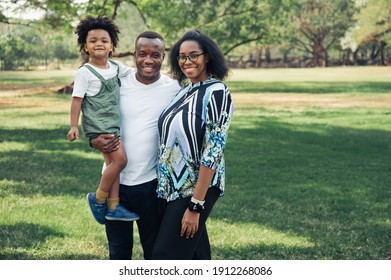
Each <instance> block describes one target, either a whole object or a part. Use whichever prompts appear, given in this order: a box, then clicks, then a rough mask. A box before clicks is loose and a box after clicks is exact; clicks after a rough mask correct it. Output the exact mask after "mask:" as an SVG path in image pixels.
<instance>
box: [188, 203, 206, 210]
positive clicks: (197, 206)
mask: <svg viewBox="0 0 391 280" xmlns="http://www.w3.org/2000/svg"><path fill="white" fill-rule="evenodd" d="M188 208H189V210H190V211H191V212H197V213H200V212H201V211H202V210H204V209H205V207H204V205H201V204H199V203H194V202H192V201H190V202H189V207H188Z"/></svg>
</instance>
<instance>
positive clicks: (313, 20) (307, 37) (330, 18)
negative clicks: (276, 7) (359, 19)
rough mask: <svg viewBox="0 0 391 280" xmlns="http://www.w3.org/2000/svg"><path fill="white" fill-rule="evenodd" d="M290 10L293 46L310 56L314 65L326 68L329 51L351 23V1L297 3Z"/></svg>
mask: <svg viewBox="0 0 391 280" xmlns="http://www.w3.org/2000/svg"><path fill="white" fill-rule="evenodd" d="M292 8H293V10H292V11H293V15H292V22H293V24H294V25H295V29H296V30H297V32H294V33H292V36H291V40H292V43H293V44H296V45H299V46H300V48H301V49H302V51H304V52H307V53H309V54H310V55H311V56H312V61H313V66H321V67H324V66H327V65H328V50H329V49H330V48H331V47H332V46H333V44H334V43H335V42H336V41H337V40H338V39H340V38H342V37H343V36H344V34H345V32H346V31H347V30H348V29H349V27H351V26H352V25H353V24H354V22H353V14H354V11H355V9H354V1H353V0H330V1H323V0H297V1H296V4H295V5H292Z"/></svg>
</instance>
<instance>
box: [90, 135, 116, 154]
mask: <svg viewBox="0 0 391 280" xmlns="http://www.w3.org/2000/svg"><path fill="white" fill-rule="evenodd" d="M120 142H121V139H120V138H119V137H118V136H115V135H114V134H101V135H99V136H98V137H96V138H94V139H92V140H91V141H90V146H91V147H93V148H95V149H98V150H100V151H101V152H103V153H107V154H108V153H111V152H114V151H116V150H118V148H119V143H120Z"/></svg>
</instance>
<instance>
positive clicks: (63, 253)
mask: <svg viewBox="0 0 391 280" xmlns="http://www.w3.org/2000/svg"><path fill="white" fill-rule="evenodd" d="M0 8H1V10H0V30H1V35H0V69H1V71H0V97H1V99H0V202H1V204H0V213H1V219H0V259H27V260H33V259H39V260H46V259H107V254H108V249H107V241H106V238H105V234H104V228H103V227H102V226H100V225H98V224H97V223H96V222H95V221H94V220H93V218H92V217H91V214H90V213H89V210H88V207H87V203H86V201H85V194H86V193H87V192H89V191H91V189H95V188H96V186H97V185H98V182H99V178H100V173H99V171H100V169H101V166H102V159H101V155H100V154H99V153H98V152H96V151H93V150H91V149H90V148H89V147H88V143H87V141H86V139H85V138H81V139H80V141H78V142H76V143H69V142H68V141H67V140H66V133H67V132H68V129H69V107H70V100H71V97H70V95H69V94H67V92H68V91H69V89H70V88H71V84H72V81H73V77H74V74H75V72H76V69H77V68H78V67H79V66H80V65H81V63H82V62H81V58H80V54H79V53H78V48H77V45H76V37H75V34H74V28H75V25H76V24H77V22H78V20H80V18H83V17H84V16H85V15H99V14H104V15H107V16H109V17H111V18H113V19H115V21H116V23H117V24H118V25H119V26H120V29H121V34H120V46H119V48H118V49H117V51H116V53H115V59H118V60H120V61H122V62H124V63H126V64H128V65H130V66H133V65H134V64H133V57H132V53H133V51H134V40H135V38H136V36H137V34H139V33H140V32H142V31H145V30H155V31H158V32H160V33H161V34H162V35H163V36H164V37H165V38H166V46H167V52H169V48H170V46H171V45H172V44H173V42H175V41H176V40H177V39H178V38H179V37H180V36H181V35H182V34H183V33H184V32H185V31H186V30H188V29H191V28H197V29H199V30H202V31H203V32H205V33H207V34H209V35H210V36H212V37H213V38H214V39H215V40H216V41H217V42H218V44H219V45H220V46H221V48H222V50H223V52H224V54H225V55H226V57H227V60H228V61H229V64H230V66H231V69H232V71H231V74H230V77H229V79H228V80H227V84H228V86H229V87H230V90H231V92H232V98H233V101H234V104H235V112H234V118H233V121H232V124H231V128H230V132H229V137H228V144H227V148H226V162H227V178H226V179H227V191H226V195H225V197H224V198H222V199H220V200H219V201H218V203H217V204H216V206H215V209H214V211H213V213H212V215H211V217H210V219H209V220H208V232H209V235H210V239H211V246H212V257H213V259H221V260H224V259H251V260H259V259H301V260H302V259H316V260H321V259H352V260H358V259H373V260H379V259H387V260H389V259H391V253H390V252H391V245H390V244H391V188H390V187H391V186H390V185H391V184H390V182H391V164H390V163H391V157H390V156H391V112H390V109H391V95H390V93H391V86H390V78H391V72H390V70H391V67H390V66H388V65H389V63H390V62H391V48H390V42H391V1H390V0H378V1H376V0H368V1H365V0H361V1H349V0H332V1H320V0H276V1H272V0H259V1H249V0H245V1H220V0H208V1H205V0H204V1H188V0H171V1H154V0H149V1H147V0H144V1H125V0H124V1H119V0H116V1H107V0H104V1H103V0H101V1H82V0H79V1H52V0H41V1H33V0H31V1H30V0H26V1H11V0H0ZM166 61H167V60H166ZM163 68H164V71H167V70H168V69H167V67H166V65H164V67H163ZM135 239H136V243H135V247H134V258H135V259H142V252H141V247H140V244H139V240H138V235H137V233H135Z"/></svg>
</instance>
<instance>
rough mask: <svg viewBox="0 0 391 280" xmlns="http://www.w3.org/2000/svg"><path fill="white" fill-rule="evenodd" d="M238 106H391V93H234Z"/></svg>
mask: <svg viewBox="0 0 391 280" xmlns="http://www.w3.org/2000/svg"><path fill="white" fill-rule="evenodd" d="M232 99H233V101H234V104H235V105H236V106H261V107H266V108H271V109H283V108H285V109H287V108H295V109H296V110H300V109H303V108H305V107H322V108H349V107H367V108H391V94H376V95H369V96H365V95H360V96H347V95H340V94H295V93H289V94H284V93H281V94H279V93H273V94H268V93H262V94H241V93H239V94H233V95H232Z"/></svg>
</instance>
